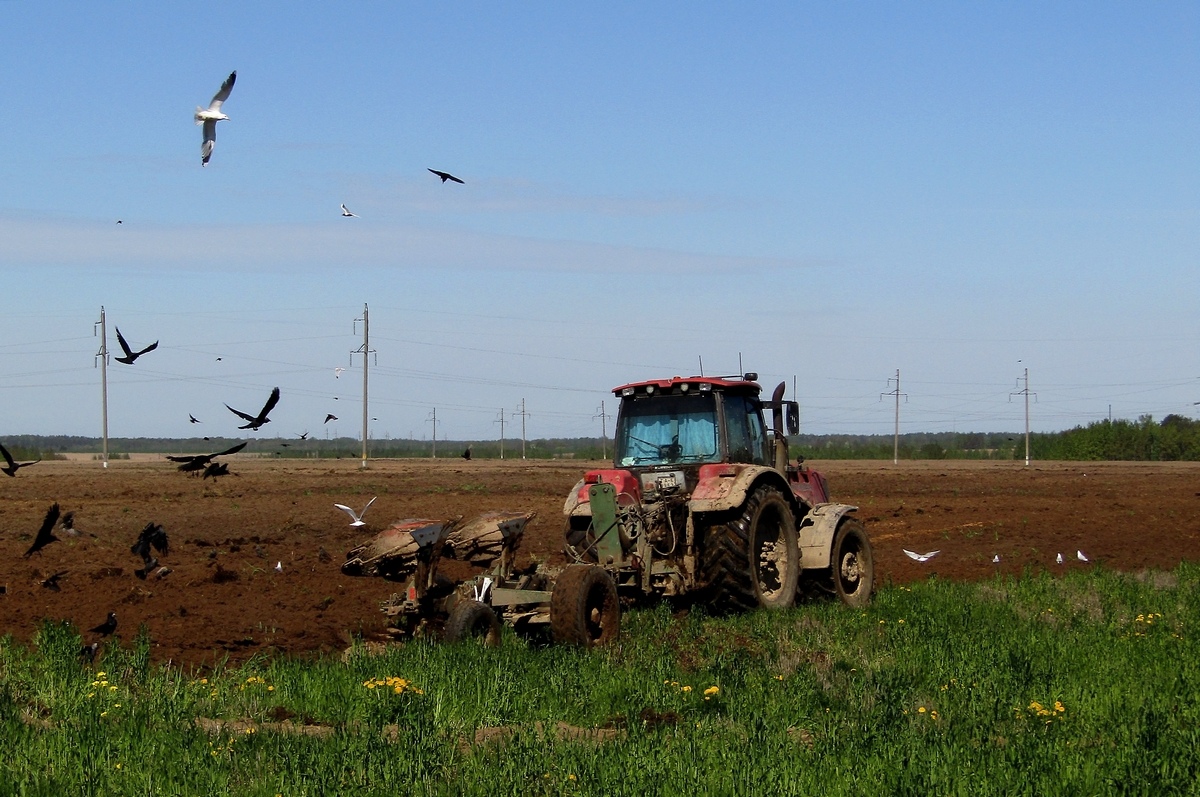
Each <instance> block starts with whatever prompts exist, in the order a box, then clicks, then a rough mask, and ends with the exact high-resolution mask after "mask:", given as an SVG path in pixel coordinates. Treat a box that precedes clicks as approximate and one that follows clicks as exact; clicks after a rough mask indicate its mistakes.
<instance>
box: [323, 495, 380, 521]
mask: <svg viewBox="0 0 1200 797" xmlns="http://www.w3.org/2000/svg"><path fill="white" fill-rule="evenodd" d="M378 497H379V496H375V498H378ZM375 498H372V499H371V500H370V501H367V505H366V506H364V507H363V508H362V511H361V512H355V511H354V510H353V509H351V508H350V507H348V506H346V505H345V504H334V506H335V507H337V508H338V509H340V510H342V511H343V512H345V513H346V514H347V515H349V516H350V517H352V518H353V519H354V520H353V521H352V522H351V523H350V525H351V526H365V525H367V524H366V522H365V521H364V520H363V515H365V514H367V510H368V509H370V508H371V504H373V503H375Z"/></svg>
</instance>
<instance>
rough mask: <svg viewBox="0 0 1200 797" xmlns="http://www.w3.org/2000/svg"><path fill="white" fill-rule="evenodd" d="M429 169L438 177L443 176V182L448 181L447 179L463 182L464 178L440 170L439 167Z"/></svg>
mask: <svg viewBox="0 0 1200 797" xmlns="http://www.w3.org/2000/svg"><path fill="white" fill-rule="evenodd" d="M429 171H431V172H433V173H434V174H436V175H437V176H438V177H440V178H442V182H443V183H444V182H446V181H447V180H453V181H454V182H456V183H462V182H463V181H462V180H460V179H458V178H457V177H455V176H454V175H453V174H450V173H449V172H439V171H438V170H437V169H430V170H429ZM463 185H466V183H463Z"/></svg>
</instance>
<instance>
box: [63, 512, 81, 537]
mask: <svg viewBox="0 0 1200 797" xmlns="http://www.w3.org/2000/svg"><path fill="white" fill-rule="evenodd" d="M58 525H60V526H62V529H63V531H64V532H65V533H66V534H67V536H68V537H78V536H79V531H78V529H76V528H75V510H73V509H72V510H71V511H70V512H65V513H63V516H62V518H61V519H60V520H59V521H58Z"/></svg>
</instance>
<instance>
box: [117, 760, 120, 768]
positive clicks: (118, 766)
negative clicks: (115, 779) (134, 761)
mask: <svg viewBox="0 0 1200 797" xmlns="http://www.w3.org/2000/svg"><path fill="white" fill-rule="evenodd" d="M120 768H121V762H120V761H118V762H117V769H120Z"/></svg>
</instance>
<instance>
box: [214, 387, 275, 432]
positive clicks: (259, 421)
mask: <svg viewBox="0 0 1200 797" xmlns="http://www.w3.org/2000/svg"><path fill="white" fill-rule="evenodd" d="M278 403H279V388H275V389H274V390H272V391H271V396H270V397H269V398H268V399H267V403H266V404H264V405H263V408H262V409H261V410H259V411H258V415H247V414H246V413H244V412H242V411H241V410H235V409H234V408H233V407H230V406H229V405H228V404H226V405H225V408H226V409H228V410H229V411H230V412H232V413H233V414H234V415H236V416H238V417H239V418H242V419H243V420H245V421H248V423H247V424H246V425H245V426H239V427H238V428H239V429H253V430H255V431H257V430H258V428H259V427H260V426H262V425H263V424H264V423H270V422H271V419H270V418H268V417H267V415H268V414H269V413H270V412H271V410H273V409H275V405H276V404H278Z"/></svg>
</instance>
